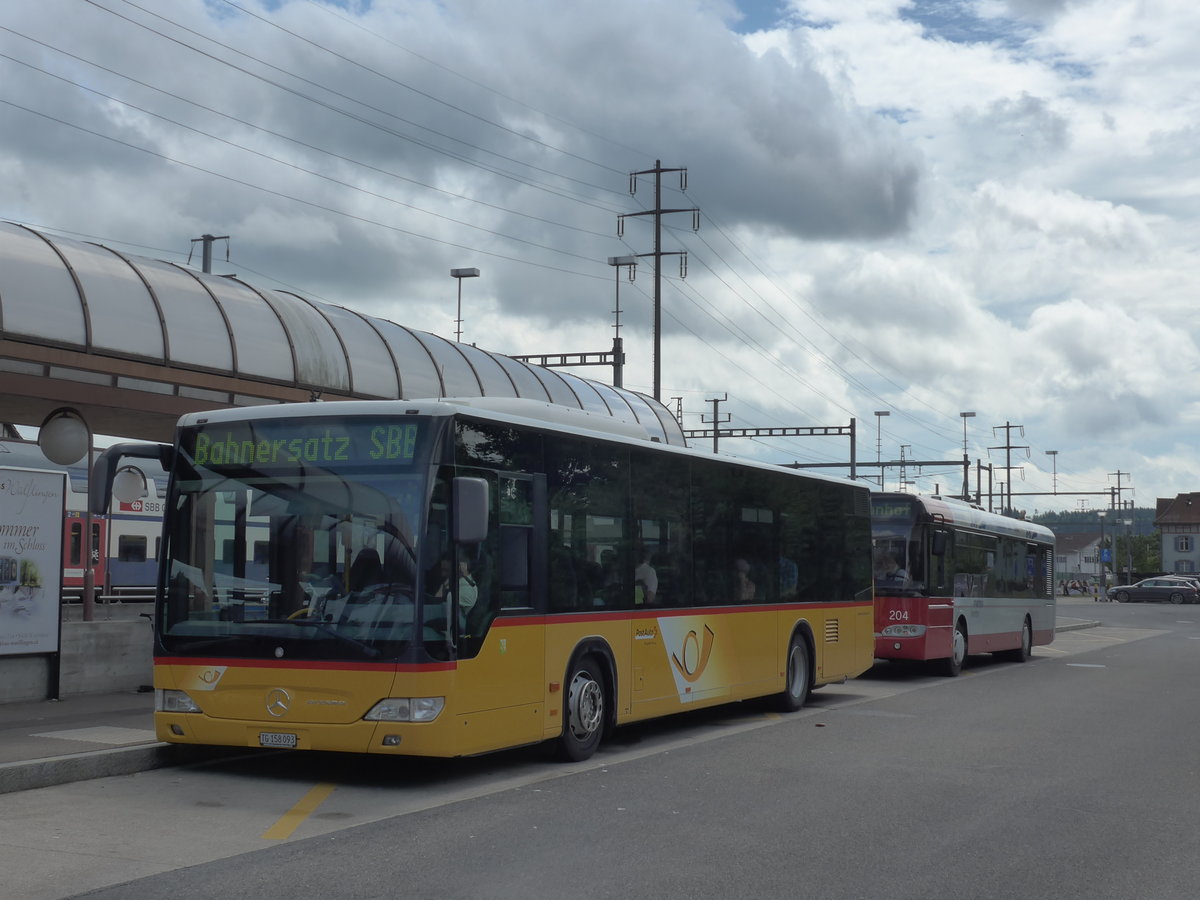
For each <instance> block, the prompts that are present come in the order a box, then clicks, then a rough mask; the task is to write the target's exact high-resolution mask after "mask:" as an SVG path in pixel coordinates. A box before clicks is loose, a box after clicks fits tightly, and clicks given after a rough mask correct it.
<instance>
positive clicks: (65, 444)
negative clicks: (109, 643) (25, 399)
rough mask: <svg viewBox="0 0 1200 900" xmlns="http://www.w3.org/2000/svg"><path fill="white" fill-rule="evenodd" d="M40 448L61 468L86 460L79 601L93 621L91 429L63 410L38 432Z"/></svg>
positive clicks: (48, 418) (80, 418)
mask: <svg viewBox="0 0 1200 900" xmlns="http://www.w3.org/2000/svg"><path fill="white" fill-rule="evenodd" d="M38 447H39V448H40V449H41V451H42V452H43V453H44V454H46V458H47V459H48V460H50V461H51V462H53V463H57V464H58V465H60V466H69V465H73V464H75V463H77V462H79V460H81V459H82V460H83V461H84V467H85V469H86V470H87V484H88V493H89V497H88V502H87V505H86V506H85V508H84V513H83V535H82V538H83V540H82V542H81V543H82V546H81V547H80V551H81V560H80V562H82V563H83V596H82V597H81V598H80V600H81V607H82V615H83V621H85V622H90V621H92V619H93V618H94V617H95V614H96V594H95V592H96V569H95V564H94V561H93V553H94V552H96V550H98V549H99V548H98V547H96V546H95V545H94V543H93V541H92V504H91V497H90V494H91V488H92V426H91V425H90V424H89V423H88V421H87V419H85V418H84V417H83V415H82V414H81V413H80V412H79V411H78V410H76V409H72V408H70V407H65V406H64V407H60V408H59V409H56V410H54V411H53V412H51V413H50V414H49V415H48V416H46V418H45V419H44V420H43V421H42V426H41V428H39V429H38Z"/></svg>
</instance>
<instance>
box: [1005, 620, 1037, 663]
mask: <svg viewBox="0 0 1200 900" xmlns="http://www.w3.org/2000/svg"><path fill="white" fill-rule="evenodd" d="M1031 656H1033V625H1032V623H1030V621H1029V617H1028V616H1026V617H1025V621H1024V622H1022V623H1021V646H1020V647H1017V648H1016V649H1014V650H1005V651H1004V658H1005V659H1011V660H1012V661H1013V662H1029V658H1030V657H1031Z"/></svg>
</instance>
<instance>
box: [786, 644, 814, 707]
mask: <svg viewBox="0 0 1200 900" xmlns="http://www.w3.org/2000/svg"><path fill="white" fill-rule="evenodd" d="M808 671H809V670H808V644H807V642H805V640H804V638H803V637H801V636H800V635H798V634H796V635H793V636H792V642H791V644H789V645H788V655H787V675H786V678H787V680H786V682H784V688H783V693H782V694H780V695H779V705H780V708H781V709H782V710H783V711H784V712H795V711H796V710H798V709H800V707H802V706H803V705H804V702H805V701H806V700H807V699H808V692H809V689H810V688H811V687H812V680H811V679H810V678H809V674H808Z"/></svg>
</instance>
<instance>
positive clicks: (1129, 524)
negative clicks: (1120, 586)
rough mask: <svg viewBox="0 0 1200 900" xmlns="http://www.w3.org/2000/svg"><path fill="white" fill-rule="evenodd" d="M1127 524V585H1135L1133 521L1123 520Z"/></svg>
mask: <svg viewBox="0 0 1200 900" xmlns="http://www.w3.org/2000/svg"><path fill="white" fill-rule="evenodd" d="M1122 521H1123V522H1124V523H1125V583H1126V584H1133V519H1122Z"/></svg>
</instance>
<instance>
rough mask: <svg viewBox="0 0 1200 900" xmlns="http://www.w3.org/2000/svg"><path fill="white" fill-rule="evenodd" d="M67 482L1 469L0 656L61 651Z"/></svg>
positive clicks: (59, 476) (52, 475)
mask: <svg viewBox="0 0 1200 900" xmlns="http://www.w3.org/2000/svg"><path fill="white" fill-rule="evenodd" d="M66 481H67V476H66V473H65V472H41V471H35V470H32V469H4V468H0V656H13V655H16V654H19V653H56V652H57V651H58V617H59V609H58V607H59V598H60V597H61V595H62V560H63V555H62V540H63V515H64V511H65V509H66V486H67V485H66Z"/></svg>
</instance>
